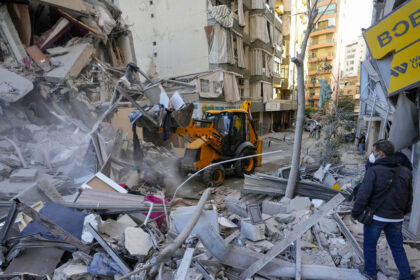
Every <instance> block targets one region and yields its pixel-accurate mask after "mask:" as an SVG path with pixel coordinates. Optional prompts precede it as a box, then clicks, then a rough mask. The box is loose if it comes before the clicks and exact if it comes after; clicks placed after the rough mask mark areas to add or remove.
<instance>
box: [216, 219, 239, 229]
mask: <svg viewBox="0 0 420 280" xmlns="http://www.w3.org/2000/svg"><path fill="white" fill-rule="evenodd" d="M217 220H218V222H219V225H220V227H221V229H234V228H237V227H238V226H237V225H236V224H235V223H233V222H231V221H230V220H229V219H227V218H225V217H219V218H218V219H217Z"/></svg>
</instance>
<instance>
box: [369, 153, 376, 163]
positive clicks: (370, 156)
mask: <svg viewBox="0 0 420 280" xmlns="http://www.w3.org/2000/svg"><path fill="white" fill-rule="evenodd" d="M375 160H376V157H375V155H374V154H373V153H371V154H370V155H369V162H370V163H375Z"/></svg>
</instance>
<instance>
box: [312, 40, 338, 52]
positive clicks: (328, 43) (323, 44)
mask: <svg viewBox="0 0 420 280" xmlns="http://www.w3.org/2000/svg"><path fill="white" fill-rule="evenodd" d="M334 45H335V42H334V39H327V40H322V41H315V42H311V43H310V44H309V49H310V50H314V49H320V48H329V47H334Z"/></svg>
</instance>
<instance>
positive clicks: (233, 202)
mask: <svg viewBox="0 0 420 280" xmlns="http://www.w3.org/2000/svg"><path fill="white" fill-rule="evenodd" d="M226 209H227V210H228V212H229V213H232V214H236V215H239V216H241V217H242V218H246V217H248V211H247V210H246V203H245V202H244V201H240V200H238V199H235V198H233V197H232V196H228V197H226Z"/></svg>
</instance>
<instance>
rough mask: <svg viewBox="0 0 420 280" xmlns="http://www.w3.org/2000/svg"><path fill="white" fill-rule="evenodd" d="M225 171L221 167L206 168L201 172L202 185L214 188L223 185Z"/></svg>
mask: <svg viewBox="0 0 420 280" xmlns="http://www.w3.org/2000/svg"><path fill="white" fill-rule="evenodd" d="M224 179H225V169H224V168H223V166H222V165H218V166H214V167H210V168H207V169H206V170H204V171H203V183H204V184H205V185H206V187H216V186H220V185H221V184H223V181H224Z"/></svg>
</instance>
